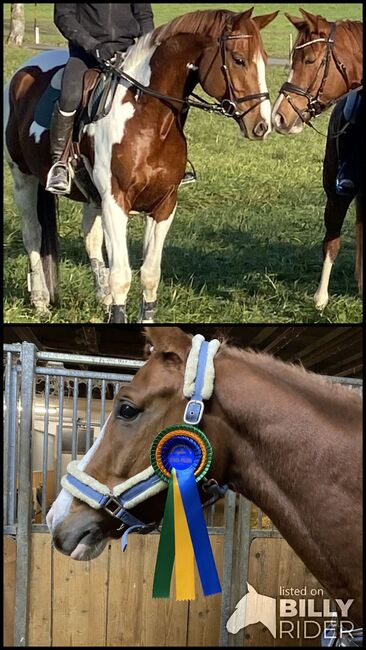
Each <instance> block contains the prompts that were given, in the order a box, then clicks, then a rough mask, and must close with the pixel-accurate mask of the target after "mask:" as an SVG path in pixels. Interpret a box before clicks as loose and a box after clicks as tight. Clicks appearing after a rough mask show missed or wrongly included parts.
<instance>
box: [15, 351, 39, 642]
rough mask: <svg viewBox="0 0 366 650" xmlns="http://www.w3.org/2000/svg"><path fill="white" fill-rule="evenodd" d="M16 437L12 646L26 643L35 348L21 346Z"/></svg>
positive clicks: (30, 529)
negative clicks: (15, 549)
mask: <svg viewBox="0 0 366 650" xmlns="http://www.w3.org/2000/svg"><path fill="white" fill-rule="evenodd" d="M20 358H21V367H22V377H21V388H20V390H21V392H20V408H21V412H20V436H19V471H18V523H17V536H16V542H17V554H16V578H15V611H14V646H16V647H23V646H27V645H28V630H27V626H28V597H29V577H30V560H31V539H32V538H31V531H32V510H31V508H32V480H31V469H32V407H33V388H34V369H35V362H36V347H35V346H34V345H33V344H32V343H26V342H25V343H23V344H22V349H21V357H20Z"/></svg>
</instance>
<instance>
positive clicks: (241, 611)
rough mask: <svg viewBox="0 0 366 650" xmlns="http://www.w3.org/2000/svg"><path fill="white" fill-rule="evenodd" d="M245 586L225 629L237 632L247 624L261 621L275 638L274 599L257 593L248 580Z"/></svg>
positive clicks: (232, 632)
mask: <svg viewBox="0 0 366 650" xmlns="http://www.w3.org/2000/svg"><path fill="white" fill-rule="evenodd" d="M247 587H248V593H246V594H245V596H243V598H242V599H241V600H239V602H238V604H237V606H236V608H235V611H234V612H233V613H232V615H231V616H230V618H229V620H228V622H227V623H226V629H227V631H228V632H230V633H231V634H237V632H239V630H241V629H243V628H245V627H247V626H248V625H252V624H253V623H262V624H263V625H265V626H266V628H267V629H268V630H269V631H270V633H271V634H272V636H273V638H274V639H275V638H276V599H275V598H270V597H269V596H263V595H262V594H259V593H258V592H257V591H256V590H255V589H254V587H252V585H250V584H249V582H247Z"/></svg>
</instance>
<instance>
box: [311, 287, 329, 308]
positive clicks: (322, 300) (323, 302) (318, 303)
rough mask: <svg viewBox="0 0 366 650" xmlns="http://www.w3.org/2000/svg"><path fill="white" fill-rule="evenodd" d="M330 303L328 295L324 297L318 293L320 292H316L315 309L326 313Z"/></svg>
mask: <svg viewBox="0 0 366 650" xmlns="http://www.w3.org/2000/svg"><path fill="white" fill-rule="evenodd" d="M328 302H329V296H328V295H324V294H322V295H321V294H319V293H318V291H317V292H316V294H315V296H314V304H315V309H317V311H324V309H325V308H326V306H327V304H328Z"/></svg>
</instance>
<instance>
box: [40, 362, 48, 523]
mask: <svg viewBox="0 0 366 650" xmlns="http://www.w3.org/2000/svg"><path fill="white" fill-rule="evenodd" d="M44 392H45V395H44V408H45V413H44V423H43V429H44V437H43V467H42V518H41V520H42V522H44V521H45V520H46V505H47V468H48V423H49V407H50V378H49V376H48V375H47V376H46V383H45V390H44Z"/></svg>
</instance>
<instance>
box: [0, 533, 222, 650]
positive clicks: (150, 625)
mask: <svg viewBox="0 0 366 650" xmlns="http://www.w3.org/2000/svg"><path fill="white" fill-rule="evenodd" d="M158 541H159V536H158V535H148V536H142V535H131V536H130V537H129V541H128V548H127V550H126V552H125V553H122V551H121V546H120V542H119V541H118V540H116V541H113V542H111V543H110V544H109V545H108V547H107V548H106V549H105V550H104V551H103V553H102V555H101V556H100V557H98V558H96V559H95V560H93V561H92V562H75V561H74V560H70V558H68V557H66V556H64V555H61V553H58V552H57V551H54V550H53V548H52V547H51V536H50V535H48V534H46V533H33V535H32V561H31V582H30V594H29V603H30V616H29V627H28V631H29V645H31V646H51V645H53V646H130V645H136V646H149V645H150V646H196V645H198V646H210V645H217V643H218V639H219V627H220V605H221V596H213V597H210V598H207V599H206V598H203V597H202V596H199V597H198V598H197V600H196V601H193V602H191V603H188V602H176V601H175V600H174V599H173V598H170V599H169V600H165V599H164V600H163V599H158V600H153V599H152V597H151V593H152V581H153V573H154V567H155V558H156V553H157V545H158ZM223 541H224V537H223V536H222V535H214V536H211V543H212V548H213V551H214V555H215V559H216V563H217V567H218V570H219V573H220V574H221V573H222V561H223ZM5 542H6V544H5V551H6V554H8V557H9V559H10V557H11V555H12V550H13V549H12V547H14V551H15V544H14V543H13V542H12V540H10V539H9V538H8V539H6V540H5ZM14 557H15V556H14ZM14 557H13V559H14ZM4 579H5V585H6V596H7V597H6V603H7V610H6V612H5V635H6V639H7V641H8V643H7V644H6V645H11V639H12V625H13V612H12V603H13V593H14V584H15V580H14V563H13V562H11V561H9V562H6V563H5V576H4ZM196 585H197V592H198V593H200V591H201V587H200V584H199V578H198V577H197V576H196Z"/></svg>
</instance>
